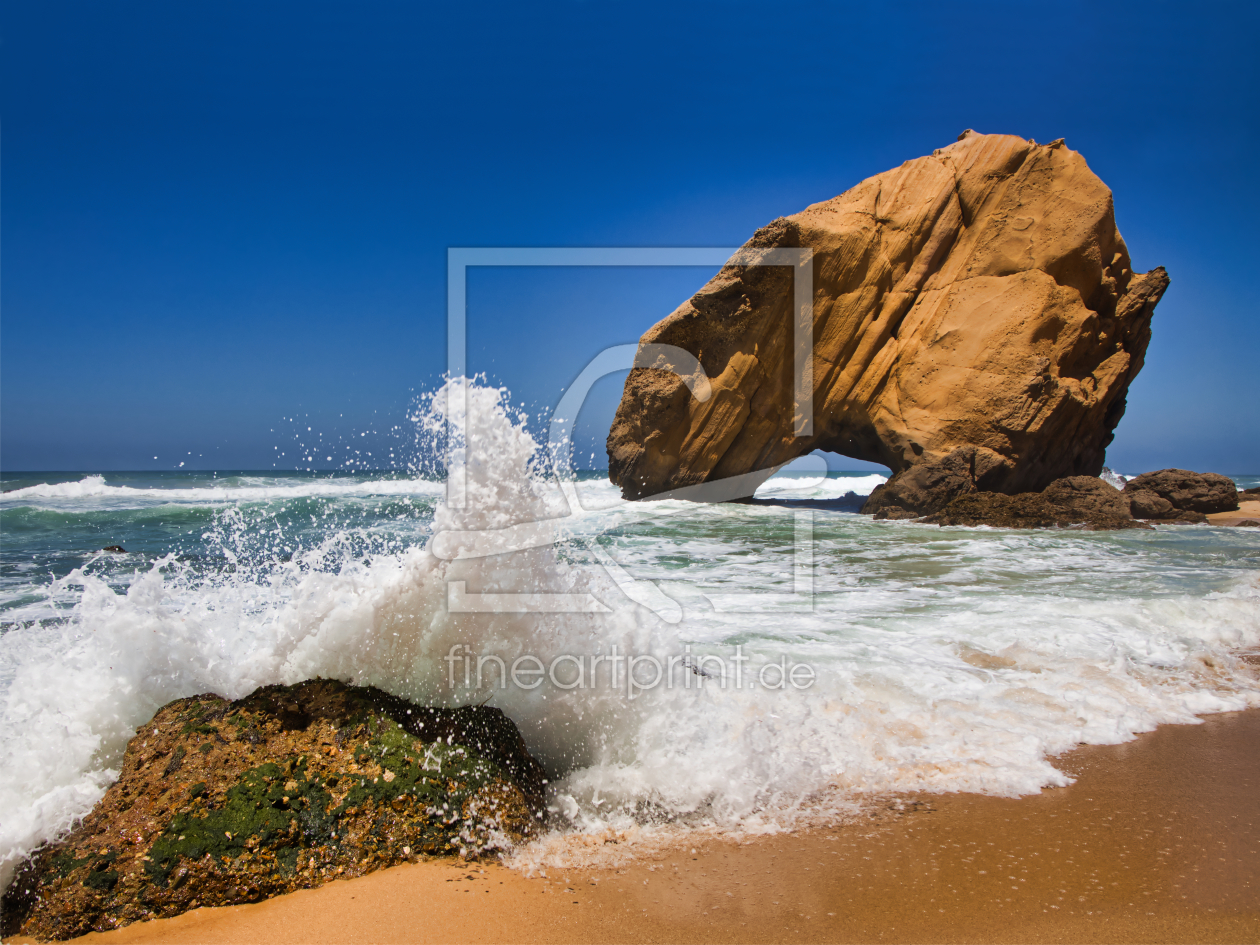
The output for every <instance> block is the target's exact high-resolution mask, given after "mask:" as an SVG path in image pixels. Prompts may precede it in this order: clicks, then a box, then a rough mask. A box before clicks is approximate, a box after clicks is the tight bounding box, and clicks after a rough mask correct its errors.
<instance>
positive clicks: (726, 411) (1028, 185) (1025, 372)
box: [608, 132, 1168, 498]
mask: <svg viewBox="0 0 1260 945" xmlns="http://www.w3.org/2000/svg"><path fill="white" fill-rule="evenodd" d="M771 247H809V248H810V249H812V250H813V253H814V255H813V259H812V273H813V275H812V280H813V281H812V289H813V319H814V325H813V351H812V361H811V363H812V370H813V386H812V390H813V430H812V432H811V433H810V434H809V435H805V436H799V437H798V436H795V435H794V431H795V430H796V423H797V421H798V420H799V419H800V414H801V411H799V410H798V409H797V408H796V406H795V404H794V398H793V390H794V377H795V374H794V349H793V324H794V311H793V290H792V287H793V278H794V277H801V271H800V270H798V271H797V272H795V273H794V272H793V271H792V270H791V268H790V267H786V266H749V265H728V266H726V267H725V268H723V269H722V271H721V272H720V273H718V275H716V276H715V277H714V278H713V279H712V280H710V282H709V283H708V284H707V285H706V286H705V287H704V288H703V289H701V290H700V291H699V292H698V293H697V294H696V295H695V296H694V297H693V298H692V299H691V300H689V301H687V302H685V303H683V305H682V306H681V307H679V308H678V309H677V311H675V312H674V313H673V314H672V315H670V316H669V317H667V318H666V319H664V320H663V321H661V322H660V323H658V324H657V325H655V326H654V327H653V328H651V329H650V330H649V331H648V332H647V333H646V334H645V335H644V336H643V338H642V343H643V344H647V343H662V344H670V345H677V346H678V347H681V348H683V349H685V350H686V351H689V352H691V353H692V354H694V355H695V356H696V357H697V358H698V359H699V361H700V364H701V365H702V366H703V368H704V370H705V372H706V373H707V375H708V377H709V378H710V381H711V383H712V396H710V397H709V398H708V399H707V400H706V401H704V402H703V403H702V402H700V401H698V400H696V399H695V398H693V397H692V395H691V393H690V391H689V389H688V388H687V386H686V385H685V384H684V382H683V380H682V379H681V378H680V377H678V376H677V375H676V374H672V373H669V372H668V371H665V370H659V369H655V368H636V369H635V370H633V371H631V372H630V376H629V377H628V378H627V380H626V385H625V392H624V395H623V397H622V400H621V404H620V407H619V408H618V411H617V416H616V419H615V420H614V422H613V425H612V429H611V431H610V433H609V436H608V455H609V476H610V478H611V479H612V481H613V482H614V483H617V484H618V485H620V486H621V488H622V491H623V493H624V494H625V495H626V496H627V497H628V498H642V497H644V496H649V495H653V494H655V493H659V492H663V491H666V490H670V489H675V488H679V487H682V486H688V485H693V484H696V483H700V482H706V481H713V480H716V479H723V478H727V477H731V476H735V475H739V474H745V473H750V472H755V471H758V470H761V471H765V474H766V475H769V472H770V470H772V469H774V468H775V467H777V466H778V465H780V464H782V463H784V462H787V461H788V460H791V459H793V458H794V457H796V456H800V455H802V454H804V453H808V452H810V451H811V450H814V449H823V450H828V451H832V452H836V453H840V454H843V455H845V456H851V457H854V458H856V459H863V460H870V461H874V462H878V463H883V464H885V465H887V466H889V467H890V468H891V469H892V470H893V471H894V473H897V472H900V471H902V470H905V469H909V468H910V467H913V466H916V465H919V464H922V463H927V462H939V461H941V460H943V459H945V458H946V457H948V456H949V455H950V454H951V453H953V452H954V451H955V450H957V449H959V448H960V447H975V448H980V449H983V450H985V451H987V452H986V453H985V454H983V455H984V456H986V457H987V456H990V455H992V456H994V457H996V458H997V460H998V462H997V465H996V467H995V468H994V469H990V470H987V471H986V485H985V488H988V489H991V490H996V491H1000V492H1006V493H1015V492H1024V491H1037V490H1041V489H1043V488H1044V487H1045V486H1046V485H1048V484H1049V483H1051V482H1052V481H1054V480H1055V479H1059V478H1062V477H1065V476H1074V475H1082V474H1084V475H1097V474H1098V473H1099V471H1100V470H1101V469H1102V464H1103V453H1104V450H1105V448H1106V446H1107V444H1108V443H1109V442H1110V440H1111V437H1112V431H1113V430H1114V428H1115V426H1116V423H1117V422H1118V421H1119V419H1120V417H1121V415H1122V414H1123V413H1124V408H1125V394H1126V391H1127V390H1128V387H1129V383H1130V382H1131V381H1132V380H1133V378H1134V376H1135V375H1136V374H1137V372H1138V370H1139V369H1140V368H1141V366H1142V361H1143V357H1144V355H1145V352H1146V346H1147V342H1148V341H1149V339H1150V320H1151V314H1152V312H1153V310H1154V307H1155V304H1156V302H1158V301H1159V299H1160V296H1161V295H1162V294H1163V292H1164V290H1165V289H1166V288H1167V286H1168V276H1167V274H1166V273H1165V272H1164V270H1163V269H1154V270H1152V271H1151V272H1148V273H1146V274H1136V273H1134V272H1133V271H1132V269H1131V266H1130V261H1129V253H1128V250H1127V249H1126V247H1125V244H1124V241H1123V240H1122V239H1121V237H1120V234H1119V232H1118V231H1117V230H1116V224H1115V219H1114V215H1113V209H1112V199H1111V192H1110V191H1109V190H1108V189H1107V187H1106V185H1105V184H1103V182H1102V181H1101V180H1099V179H1098V177H1097V176H1095V174H1094V173H1093V172H1092V171H1091V170H1090V169H1089V167H1088V166H1087V165H1086V163H1085V159H1084V158H1083V157H1081V155H1079V154H1077V153H1076V152H1075V151H1072V150H1070V149H1069V148H1066V147H1064V146H1063V143H1062V141H1056V142H1053V143H1051V144H1049V145H1037V144H1035V143H1033V142H1031V141H1026V140H1024V139H1023V138H1018V137H1014V136H1011V135H980V134H975V133H972V132H966V133H964V134H963V135H962V136H961V137H960V139H959V141H958V142H957V143H955V144H952V145H950V146H949V147H947V148H943V149H941V150H939V151H936V152H934V153H933V154H932V155H931V156H929V157H921V158H917V159H915V160H912V161H908V162H906V163H905V164H903V165H902V166H901V167H899V168H895V169H893V170H890V171H886V172H885V173H883V174H879V175H877V176H875V177H872V178H870V179H869V180H866V181H863V182H862V183H861V184H858V185H857V186H856V187H854V188H853V189H852V190H849V191H847V192H846V193H844V194H841V195H840V196H839V197H836V198H834V199H832V200H828V201H825V202H823V203H819V204H815V205H814V206H811V207H808V208H807V209H805V210H803V211H801V212H800V213H797V214H795V215H794V216H791V217H787V218H784V219H779V220H776V221H774V222H773V223H771V224H770V225H768V226H766V227H764V228H763V229H761V230H759V231H757V233H756V234H755V235H754V236H753V238H752V239H751V240H750V241H749V242H748V244H747V249H748V251H749V253H750V254H751V253H752V252H753V251H755V250H758V249H761V248H771ZM751 479H753V480H756V479H757V477H756V476H752V477H751Z"/></svg>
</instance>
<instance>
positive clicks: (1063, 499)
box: [1041, 476, 1130, 519]
mask: <svg viewBox="0 0 1260 945" xmlns="http://www.w3.org/2000/svg"><path fill="white" fill-rule="evenodd" d="M1041 495H1042V496H1043V497H1044V498H1045V500H1046V501H1047V502H1049V503H1050V504H1051V505H1055V506H1057V507H1059V508H1061V509H1066V510H1067V511H1069V512H1074V513H1077V514H1080V515H1084V516H1086V517H1087V518H1094V519H1106V518H1129V517H1130V512H1129V503H1128V502H1127V501H1126V500H1125V497H1124V493H1122V492H1121V491H1120V490H1119V489H1117V488H1116V487H1115V486H1113V485H1112V484H1111V483H1109V482H1106V481H1105V480H1103V479H1102V478H1101V477H1097V476H1067V477H1066V478H1063V479H1056V480H1055V481H1054V482H1052V483H1050V485H1048V486H1046V488H1045V489H1044V490H1042V492H1041Z"/></svg>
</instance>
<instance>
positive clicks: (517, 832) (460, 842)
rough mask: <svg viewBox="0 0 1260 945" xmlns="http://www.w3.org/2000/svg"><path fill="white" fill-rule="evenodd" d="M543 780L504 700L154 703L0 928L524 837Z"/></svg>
mask: <svg viewBox="0 0 1260 945" xmlns="http://www.w3.org/2000/svg"><path fill="white" fill-rule="evenodd" d="M545 783H546V782H545V780H544V774H543V769H542V767H541V766H540V765H539V764H538V762H536V761H535V760H534V759H533V758H531V757H530V755H529V752H528V751H527V750H526V749H525V744H524V742H523V740H522V739H521V736H520V733H519V732H518V731H517V729H516V726H515V725H513V724H512V722H511V721H510V720H509V719H508V718H507V717H506V716H505V715H504V714H503V713H502V712H500V711H499V710H498V709H490V708H484V707H476V708H474V707H468V708H462V709H431V708H424V707H421V706H415V705H412V704H410V703H408V702H406V701H405V700H403V699H399V698H396V697H394V696H391V695H389V694H387V693H384V692H382V691H380V690H379V689H374V688H361V687H354V686H347V685H344V684H342V683H339V682H335V681H332V680H312V681H308V682H305V683H302V684H299V685H296V686H287V687H285V686H268V687H265V688H263V689H259V690H257V691H256V692H254V693H253V694H252V695H250V696H247V697H246V698H244V699H241V700H239V701H237V702H228V701H227V700H225V699H222V698H220V697H218V696H214V695H203V696H193V697H191V698H188V699H180V700H178V701H176V702H172V703H171V704H169V705H167V706H165V707H164V708H162V709H161V710H160V711H159V712H158V713H157V715H155V716H154V717H153V719H152V721H150V722H148V723H146V724H145V725H143V726H142V727H141V729H140V732H139V733H138V734H137V735H136V736H135V738H133V739H132V740H131V743H130V744H129V745H128V746H127V751H126V754H125V755H124V758H123V765H122V773H121V775H120V776H119V778H118V780H117V781H116V782H115V783H114V784H113V785H112V786H111V787H110V788H109V790H108V791H107V792H106V793H105V796H104V797H103V798H102V799H101V801H100V802H99V803H98V804H97V805H96V807H95V808H93V810H92V812H91V813H90V814H88V816H87V817H85V818H84V819H83V821H82V822H81V823H80V824H79V825H78V827H76V828H75V829H74V830H73V831H71V833H70V835H69V836H67V837H66V838H65V839H63V840H62V841H60V842H58V843H55V844H52V845H50V846H47V847H45V848H43V849H42V850H40V851H39V852H38V853H37V854H36V855H35V856H34V857H33V858H32V859H31V860H29V861H27V863H26V864H24V865H23V867H21V868H20V869H19V870H18V873H17V875H16V876H15V877H14V880H13V882H12V884H11V885H10V886H9V889H8V890H7V891H6V892H5V895H4V902H3V915H4V923H3V925H4V927H3V934H4V935H5V937H6V938H7V937H8V936H10V935H15V934H21V935H28V936H32V937H34V938H39V939H66V938H72V937H74V936H77V935H82V934H84V933H86V932H90V931H98V932H100V931H106V930H108V929H113V928H118V927H119V926H123V925H127V924H128V923H130V922H134V921H137V920H139V919H146V918H156V917H164V916H173V915H178V914H179V913H181V912H185V911H187V910H188V909H193V908H196V907H198V906H218V905H228V904H231V903H242V902H256V901H258V900H260V899H266V898H268V897H270V896H275V895H278V894H279V893H284V892H289V891H291V890H294V889H299V888H303V887H311V886H319V885H322V884H324V883H327V882H331V881H332V880H334V879H339V878H346V877H351V876H359V875H362V874H364V873H369V872H372V871H373V870H377V869H381V868H383V867H386V866H392V865H394V864H397V863H402V862H406V861H408V860H412V859H414V858H416V857H418V856H420V855H422V854H429V855H433V854H438V855H440V854H447V855H452V854H463V855H464V856H477V855H479V854H482V853H484V852H487V851H490V850H494V849H496V848H501V847H504V846H508V845H511V844H512V843H513V842H515V841H519V840H521V839H522V838H524V837H527V836H529V835H530V834H531V833H533V832H534V831H535V830H536V829H537V828H538V825H539V823H540V822H541V818H542V816H543V812H544V808H543V793H544V790H545V788H544V785H545Z"/></svg>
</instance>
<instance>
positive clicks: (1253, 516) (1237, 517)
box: [1207, 499, 1260, 525]
mask: <svg viewBox="0 0 1260 945" xmlns="http://www.w3.org/2000/svg"><path fill="white" fill-rule="evenodd" d="M1207 519H1208V521H1209V522H1210V523H1211V524H1213V525H1237V524H1238V523H1239V522H1245V521H1253V522H1256V523H1257V524H1260V499H1244V500H1243V501H1241V502H1239V503H1238V509H1237V510H1236V511H1234V512H1213V513H1212V514H1211V515H1209V516H1208V517H1207Z"/></svg>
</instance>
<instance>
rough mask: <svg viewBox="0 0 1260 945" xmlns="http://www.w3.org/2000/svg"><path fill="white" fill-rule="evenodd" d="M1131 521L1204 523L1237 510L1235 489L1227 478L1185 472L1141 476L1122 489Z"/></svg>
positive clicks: (1183, 470) (1154, 473) (1162, 470)
mask: <svg viewBox="0 0 1260 945" xmlns="http://www.w3.org/2000/svg"><path fill="white" fill-rule="evenodd" d="M1124 494H1125V496H1126V497H1127V498H1128V500H1129V509H1130V511H1131V512H1132V514H1133V517H1134V518H1144V519H1151V520H1157V521H1183V522H1205V521H1207V519H1206V517H1205V516H1206V515H1207V514H1208V513H1212V512H1233V511H1235V510H1236V509H1237V508H1238V487H1237V486H1236V485H1235V484H1234V480H1232V479H1230V478H1229V477H1228V476H1221V475H1219V474H1217V473H1196V472H1191V471H1190V470H1188V469H1161V470H1159V471H1158V472H1149V473H1143V474H1142V475H1140V476H1136V477H1134V478H1133V479H1130V480H1129V481H1128V482H1127V483H1125V486H1124Z"/></svg>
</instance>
